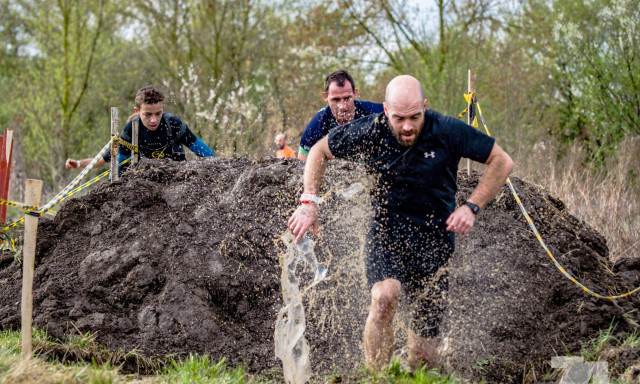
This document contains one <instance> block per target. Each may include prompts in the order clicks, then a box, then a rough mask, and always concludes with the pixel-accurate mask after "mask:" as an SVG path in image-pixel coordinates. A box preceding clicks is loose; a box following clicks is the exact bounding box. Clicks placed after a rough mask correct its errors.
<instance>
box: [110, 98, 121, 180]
mask: <svg viewBox="0 0 640 384" xmlns="http://www.w3.org/2000/svg"><path fill="white" fill-rule="evenodd" d="M118 133H119V132H118V108H116V107H111V136H115V135H118ZM118 168H119V167H118V142H117V141H115V140H114V141H113V143H111V182H112V183H113V182H114V181H117V180H118V179H119V178H120V172H118Z"/></svg>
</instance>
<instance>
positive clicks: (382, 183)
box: [329, 109, 495, 230]
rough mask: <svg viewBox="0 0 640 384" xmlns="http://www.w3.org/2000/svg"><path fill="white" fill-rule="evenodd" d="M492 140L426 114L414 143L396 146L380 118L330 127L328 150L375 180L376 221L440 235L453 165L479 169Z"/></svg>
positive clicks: (450, 205) (451, 204)
mask: <svg viewBox="0 0 640 384" xmlns="http://www.w3.org/2000/svg"><path fill="white" fill-rule="evenodd" d="M494 142H495V140H494V139H493V138H492V137H490V136H488V135H485V134H484V133H482V132H480V131H478V130H477V129H475V128H473V127H472V126H470V125H468V124H466V123H464V122H462V121H461V120H458V119H456V118H453V117H450V116H444V115H442V114H440V113H438V112H436V111H433V110H429V109H427V110H426V111H425V113H424V124H423V127H422V131H421V132H420V135H419V136H418V138H417V140H416V142H415V143H414V144H413V145H412V146H410V147H406V146H402V145H400V143H399V142H398V140H397V139H396V138H395V136H393V133H392V131H391V127H390V126H389V123H388V120H387V117H386V116H385V114H384V113H381V114H378V115H370V116H366V117H363V118H361V119H359V120H355V121H352V122H351V123H349V124H346V125H343V126H339V127H336V128H334V129H332V130H331V132H330V133H329V150H330V151H331V153H332V154H333V155H334V156H336V157H339V158H351V159H360V160H361V161H363V162H364V163H365V164H366V165H367V166H368V168H369V169H370V170H371V171H372V172H374V173H376V174H378V175H379V180H378V185H377V188H376V189H375V190H374V191H373V197H374V199H373V201H374V208H375V212H376V221H378V222H380V223H383V224H384V223H385V222H387V221H388V220H393V221H394V222H395V220H398V219H400V220H407V221H408V222H409V223H411V224H415V225H418V226H420V227H427V228H433V229H441V230H444V228H446V224H445V221H446V219H447V218H448V217H449V215H450V214H451V213H452V212H453V211H454V209H455V193H456V190H457V184H456V181H457V174H458V163H459V162H460V159H461V158H462V157H466V158H470V159H472V160H474V161H478V162H480V163H484V162H485V161H486V160H487V158H488V157H489V154H490V153H491V149H492V148H493V144H494Z"/></svg>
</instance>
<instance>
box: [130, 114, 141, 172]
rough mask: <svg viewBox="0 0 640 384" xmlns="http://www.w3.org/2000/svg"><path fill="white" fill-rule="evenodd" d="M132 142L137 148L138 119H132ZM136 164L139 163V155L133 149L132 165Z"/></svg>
mask: <svg viewBox="0 0 640 384" xmlns="http://www.w3.org/2000/svg"><path fill="white" fill-rule="evenodd" d="M131 144H133V146H134V147H136V148H137V147H138V119H133V121H131ZM138 151H140V150H138ZM138 153H140V152H138ZM136 164H138V156H136V153H135V152H133V151H131V165H132V166H134V165H136Z"/></svg>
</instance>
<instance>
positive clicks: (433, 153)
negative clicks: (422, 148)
mask: <svg viewBox="0 0 640 384" xmlns="http://www.w3.org/2000/svg"><path fill="white" fill-rule="evenodd" d="M424 157H425V158H426V159H428V158H432V159H435V158H436V153H435V152H434V151H431V152H425V153H424Z"/></svg>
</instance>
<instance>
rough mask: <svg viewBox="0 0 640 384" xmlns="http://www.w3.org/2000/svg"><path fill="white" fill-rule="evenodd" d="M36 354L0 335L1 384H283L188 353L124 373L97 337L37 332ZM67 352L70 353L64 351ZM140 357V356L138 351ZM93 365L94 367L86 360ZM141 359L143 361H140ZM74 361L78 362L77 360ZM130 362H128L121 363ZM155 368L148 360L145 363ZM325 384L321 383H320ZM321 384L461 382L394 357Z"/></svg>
mask: <svg viewBox="0 0 640 384" xmlns="http://www.w3.org/2000/svg"><path fill="white" fill-rule="evenodd" d="M33 337H34V356H36V357H35V358H32V359H29V360H24V359H22V358H21V356H20V343H21V341H20V333H19V332H13V331H8V332H0V383H3V384H4V383H7V384H13V383H60V384H66V383H90V384H103V383H113V384H117V383H135V384H174V383H194V384H195V383H204V384H208V383H211V384H236V383H237V384H267V383H282V382H283V380H282V374H281V372H279V371H278V370H277V369H276V370H274V371H273V372H266V373H265V374H263V375H253V374H249V373H247V372H246V371H245V368H244V367H243V366H238V367H229V366H228V365H227V363H226V362H225V360H224V359H222V360H220V361H217V362H216V361H214V360H212V359H211V357H209V356H206V355H205V356H198V355H189V356H188V357H186V358H184V359H180V360H176V359H169V360H168V361H165V362H163V364H161V365H160V364H159V363H158V362H155V364H156V367H158V368H157V369H155V370H153V371H151V373H150V374H147V375H138V374H129V375H127V374H122V373H120V368H121V367H122V363H121V364H114V361H116V359H115V358H114V354H116V355H118V354H120V355H118V356H120V357H122V353H121V352H111V351H108V350H106V349H105V348H104V347H102V346H100V345H98V344H97V343H96V342H95V340H94V338H93V336H92V335H90V334H84V335H81V336H79V337H77V338H73V339H71V340H69V341H67V342H66V343H57V342H56V341H54V340H53V339H51V338H50V337H49V336H48V335H47V334H46V333H45V332H42V331H34V334H33ZM62 351H64V352H65V353H62ZM134 354H135V353H134ZM81 358H82V359H85V360H84V361H90V362H89V363H87V362H83V360H81ZM138 358H141V357H138ZM74 360H75V361H74ZM120 361H125V362H126V360H120ZM146 363H147V364H150V363H149V361H147V362H146ZM318 380H320V381H318ZM314 382H322V383H366V384H378V383H380V384H382V383H402V384H456V383H460V382H461V381H460V380H459V379H457V378H456V377H455V376H453V375H446V374H442V373H441V372H440V371H439V370H428V369H426V368H425V367H421V368H419V369H418V370H416V371H415V372H410V371H409V369H408V368H406V367H405V366H404V365H403V364H402V362H401V361H400V360H399V359H394V360H393V361H392V362H391V364H389V366H388V367H387V368H385V369H383V370H381V371H369V370H366V369H364V368H363V369H361V370H360V371H358V372H355V373H349V374H347V375H340V374H334V375H330V376H327V377H323V378H319V379H314Z"/></svg>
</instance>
